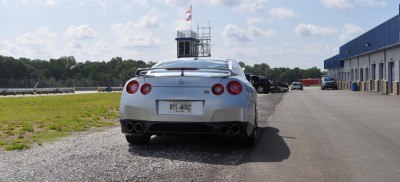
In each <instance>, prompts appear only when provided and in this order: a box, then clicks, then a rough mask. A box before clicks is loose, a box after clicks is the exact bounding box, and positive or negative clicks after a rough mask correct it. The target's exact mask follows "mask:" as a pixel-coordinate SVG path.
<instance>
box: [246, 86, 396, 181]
mask: <svg viewBox="0 0 400 182" xmlns="http://www.w3.org/2000/svg"><path fill="white" fill-rule="evenodd" d="M271 128H272V129H274V130H277V131H279V133H278V134H279V137H277V138H272V137H268V135H265V136H264V137H262V139H261V141H260V143H259V144H258V147H257V148H256V149H255V150H254V152H252V153H251V154H250V156H249V157H250V160H249V162H248V163H247V165H246V166H245V169H244V172H243V173H244V174H245V175H244V176H242V178H241V179H240V180H241V181H266V179H268V181H393V182H394V181H400V97H398V96H397V97H394V96H388V95H386V96H384V95H377V94H375V93H360V92H350V91H336V90H327V91H321V90H319V88H305V90H304V91H294V92H291V93H288V94H286V95H285V96H284V98H283V100H282V102H281V103H280V104H279V105H278V106H277V108H276V112H275V113H274V114H273V115H272V117H271ZM280 139H281V140H282V139H283V141H282V143H278V142H276V141H272V140H280ZM276 159H283V160H276Z"/></svg>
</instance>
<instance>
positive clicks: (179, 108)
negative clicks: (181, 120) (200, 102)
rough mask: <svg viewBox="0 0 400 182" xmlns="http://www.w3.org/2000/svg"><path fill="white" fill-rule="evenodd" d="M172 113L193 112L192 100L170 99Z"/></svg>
mask: <svg viewBox="0 0 400 182" xmlns="http://www.w3.org/2000/svg"><path fill="white" fill-rule="evenodd" d="M169 112H170V113H192V102H190V101H170V102H169Z"/></svg>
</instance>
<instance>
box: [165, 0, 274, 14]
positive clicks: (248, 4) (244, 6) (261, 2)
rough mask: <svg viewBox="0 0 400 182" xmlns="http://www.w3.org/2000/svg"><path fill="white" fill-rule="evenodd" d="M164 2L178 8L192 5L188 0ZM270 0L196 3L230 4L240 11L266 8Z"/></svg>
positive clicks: (201, 1) (204, 0)
mask: <svg viewBox="0 0 400 182" xmlns="http://www.w3.org/2000/svg"><path fill="white" fill-rule="evenodd" d="M161 1H162V2H163V3H164V4H166V5H168V6H172V7H177V8H181V9H182V8H188V7H189V6H190V3H189V1H187V0H161ZM267 2H268V0H197V1H194V2H193V3H194V5H205V4H207V5H212V6H218V5H223V6H228V7H233V9H234V10H235V11H237V12H240V13H246V12H256V11H261V10H263V9H264V8H265V5H266V3H267Z"/></svg>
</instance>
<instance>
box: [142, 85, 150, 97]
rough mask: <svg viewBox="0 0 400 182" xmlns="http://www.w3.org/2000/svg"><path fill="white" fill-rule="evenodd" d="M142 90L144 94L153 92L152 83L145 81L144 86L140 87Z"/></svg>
mask: <svg viewBox="0 0 400 182" xmlns="http://www.w3.org/2000/svg"><path fill="white" fill-rule="evenodd" d="M140 92H142V94H143V95H147V94H149V93H150V92H151V85H150V84H149V83H145V84H143V85H142V88H140Z"/></svg>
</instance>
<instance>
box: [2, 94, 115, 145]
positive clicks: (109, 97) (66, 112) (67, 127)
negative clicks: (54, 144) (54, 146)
mask: <svg viewBox="0 0 400 182" xmlns="http://www.w3.org/2000/svg"><path fill="white" fill-rule="evenodd" d="M120 96H121V94H120V93H102V94H80V95H78V94H77V95H60V96H39V97H7V98H0V148H3V149H5V150H23V149H28V148H30V146H31V144H33V143H36V144H39V145H41V144H42V143H43V142H47V141H53V140H55V139H56V138H58V137H62V136H67V135H68V134H70V133H72V132H79V131H87V130H91V129H95V128H101V127H109V126H114V125H116V124H117V122H116V121H117V118H118V107H119V99H120Z"/></svg>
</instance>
